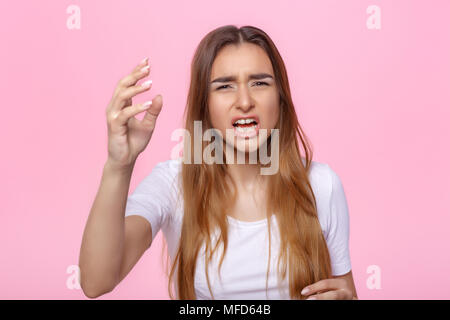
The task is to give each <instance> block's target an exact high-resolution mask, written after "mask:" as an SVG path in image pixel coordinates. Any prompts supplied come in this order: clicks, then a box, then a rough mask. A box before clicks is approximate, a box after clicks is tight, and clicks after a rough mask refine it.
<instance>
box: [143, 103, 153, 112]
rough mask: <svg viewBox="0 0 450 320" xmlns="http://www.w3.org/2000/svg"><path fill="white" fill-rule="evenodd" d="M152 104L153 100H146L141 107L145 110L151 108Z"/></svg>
mask: <svg viewBox="0 0 450 320" xmlns="http://www.w3.org/2000/svg"><path fill="white" fill-rule="evenodd" d="M151 105H152V101H147V102H144V103H143V104H142V106H141V108H142V109H143V110H145V109H148V108H150V106H151Z"/></svg>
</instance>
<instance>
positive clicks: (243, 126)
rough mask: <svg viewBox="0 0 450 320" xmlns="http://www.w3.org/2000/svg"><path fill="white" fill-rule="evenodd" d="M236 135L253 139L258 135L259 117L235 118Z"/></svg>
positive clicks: (233, 122)
mask: <svg viewBox="0 0 450 320" xmlns="http://www.w3.org/2000/svg"><path fill="white" fill-rule="evenodd" d="M232 125H233V127H234V135H235V136H237V137H241V138H247V139H249V138H253V137H255V136H257V135H258V131H259V119H258V117H257V116H249V117H236V118H233V121H232Z"/></svg>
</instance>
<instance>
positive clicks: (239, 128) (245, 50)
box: [208, 43, 280, 152]
mask: <svg viewBox="0 0 450 320" xmlns="http://www.w3.org/2000/svg"><path fill="white" fill-rule="evenodd" d="M208 108H209V114H210V117H211V122H212V127H213V128H215V129H216V130H218V131H219V133H220V134H221V135H222V137H225V138H224V140H225V143H226V144H227V147H230V146H232V147H234V148H235V149H236V150H237V151H238V152H255V151H256V150H258V148H259V147H260V146H261V145H262V144H263V143H264V142H265V141H266V140H267V137H268V136H269V135H270V130H271V129H273V128H275V125H276V123H277V121H278V117H279V108H280V107H279V94H278V90H277V87H276V83H275V75H274V72H273V69H272V63H271V62H270V59H269V57H268V56H267V54H266V52H265V51H264V50H263V49H262V48H260V47H259V46H257V45H254V44H250V43H244V44H241V45H239V46H235V45H227V46H225V47H224V48H222V49H221V50H220V52H219V53H218V55H217V56H216V58H215V60H214V63H213V65H212V70H211V78H210V91H209V106H208ZM242 118H247V119H248V120H242ZM239 119H241V120H240V121H239V122H236V121H237V120H239ZM251 120H255V121H256V123H254V122H250V121H251ZM245 122H250V123H245ZM260 129H266V130H267V135H264V134H262V132H259V130H260ZM227 132H228V135H227ZM230 135H231V136H230ZM259 136H260V138H259Z"/></svg>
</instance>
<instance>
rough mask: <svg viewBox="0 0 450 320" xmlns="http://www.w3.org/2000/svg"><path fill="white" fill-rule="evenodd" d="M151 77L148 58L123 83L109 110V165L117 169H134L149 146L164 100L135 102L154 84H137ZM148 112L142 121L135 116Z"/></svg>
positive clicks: (156, 98)
mask: <svg viewBox="0 0 450 320" xmlns="http://www.w3.org/2000/svg"><path fill="white" fill-rule="evenodd" d="M149 74H150V65H148V58H146V59H144V60H143V61H142V62H141V63H140V64H139V65H137V66H136V67H135V68H134V70H133V71H132V72H131V73H130V74H128V75H127V76H125V77H124V78H122V79H120V81H119V82H118V84H117V86H116V89H115V90H114V94H113V96H112V98H111V101H110V102H109V104H108V107H107V108H106V119H107V124H108V160H107V161H108V162H109V163H110V164H111V165H114V166H115V167H117V168H126V167H130V166H132V165H134V162H135V161H136V159H137V157H138V155H139V154H140V153H141V152H142V151H143V150H144V149H145V147H146V146H147V145H148V143H149V141H150V138H151V136H152V134H153V130H154V129H155V124H156V119H157V118H158V115H159V113H160V111H161V108H162V104H163V101H162V96H161V95H157V96H156V97H155V98H154V99H153V100H150V101H147V102H144V103H142V104H135V105H133V104H132V98H133V97H134V96H135V95H137V94H139V93H141V92H144V91H147V90H149V89H150V88H151V80H149V81H145V82H143V83H142V85H136V83H137V82H138V81H139V80H140V79H142V78H144V77H146V76H148V75H149ZM143 111H146V112H145V116H144V118H143V119H142V120H138V119H136V118H135V117H134V116H135V115H137V114H138V113H140V112H143Z"/></svg>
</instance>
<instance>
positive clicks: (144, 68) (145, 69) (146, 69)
mask: <svg viewBox="0 0 450 320" xmlns="http://www.w3.org/2000/svg"><path fill="white" fill-rule="evenodd" d="M148 69H150V66H146V67H143V68H142V69H141V70H140V71H141V72H147V71H148Z"/></svg>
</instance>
